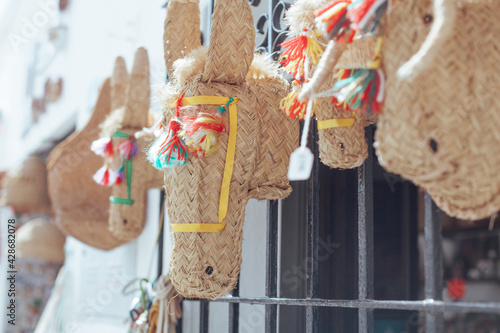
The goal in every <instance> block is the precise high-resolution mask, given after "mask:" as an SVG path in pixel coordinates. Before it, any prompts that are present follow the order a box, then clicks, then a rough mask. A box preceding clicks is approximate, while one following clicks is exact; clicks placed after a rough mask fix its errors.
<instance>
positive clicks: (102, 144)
mask: <svg viewBox="0 0 500 333" xmlns="http://www.w3.org/2000/svg"><path fill="white" fill-rule="evenodd" d="M90 150H92V151H93V152H94V153H96V154H97V155H99V156H102V157H113V141H112V140H111V138H109V137H105V138H100V139H97V140H95V141H94V142H92V145H91V146H90Z"/></svg>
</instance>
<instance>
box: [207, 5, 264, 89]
mask: <svg viewBox="0 0 500 333" xmlns="http://www.w3.org/2000/svg"><path fill="white" fill-rule="evenodd" d="M254 49H255V29H254V27H253V15H252V10H251V8H250V5H249V4H248V1H247V0H216V2H215V8H214V13H213V15H212V28H211V31H210V44H209V49H208V54H207V62H206V64H205V73H204V74H203V78H202V80H203V81H217V82H225V83H233V84H240V83H242V82H243V81H245V78H246V76H247V73H248V69H249V68H250V64H251V63H252V60H253V52H254Z"/></svg>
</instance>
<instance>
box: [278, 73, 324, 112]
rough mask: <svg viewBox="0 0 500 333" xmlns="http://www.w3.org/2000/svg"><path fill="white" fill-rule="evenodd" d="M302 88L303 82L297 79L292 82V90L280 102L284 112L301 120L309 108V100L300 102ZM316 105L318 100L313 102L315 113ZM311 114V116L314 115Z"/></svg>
mask: <svg viewBox="0 0 500 333" xmlns="http://www.w3.org/2000/svg"><path fill="white" fill-rule="evenodd" d="M301 89H302V85H301V82H300V81H298V80H295V81H294V82H293V83H292V92H291V93H289V94H288V96H286V97H285V98H283V99H282V100H281V102H280V109H281V110H283V113H284V114H285V115H286V116H287V117H289V118H292V119H296V118H299V119H300V120H302V119H304V117H305V115H306V110H307V102H308V101H305V102H300V101H299V99H298V96H299V93H300V90H301ZM315 106H316V101H314V104H313V113H312V114H314V107H315ZM312 114H311V116H312Z"/></svg>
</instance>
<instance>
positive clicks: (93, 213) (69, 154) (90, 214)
mask: <svg viewBox="0 0 500 333" xmlns="http://www.w3.org/2000/svg"><path fill="white" fill-rule="evenodd" d="M126 87H127V71H126V69H125V62H124V60H123V58H121V57H118V58H117V59H116V62H115V69H114V72H113V76H112V77H111V79H107V80H106V81H105V82H104V83H103V85H102V87H101V90H100V92H99V97H98V99H97V103H96V105H95V108H94V110H93V113H92V116H91V117H90V120H89V121H88V123H87V125H86V126H85V127H84V128H83V129H82V130H81V131H79V132H76V133H73V134H72V135H71V136H69V137H68V138H67V139H66V140H64V141H63V142H61V143H60V144H58V145H57V146H56V147H55V148H54V149H53V150H52V151H51V153H50V155H49V158H48V163H47V171H48V183H49V184H48V185H49V194H50V198H51V200H52V204H53V208H54V213H55V217H56V223H57V225H58V227H59V228H60V229H61V230H62V231H63V232H64V233H65V234H67V235H70V236H72V237H74V238H76V239H78V240H79V241H81V242H83V243H85V244H87V245H90V246H93V247H95V248H98V249H102V250H111V249H113V248H115V247H117V246H119V245H122V244H124V243H125V242H124V241H122V240H120V239H118V238H116V237H115V236H114V235H113V234H112V233H111V232H110V230H109V226H108V218H109V196H110V194H111V189H109V188H104V187H101V186H99V185H98V184H96V183H95V182H93V181H92V174H93V173H94V172H95V170H97V169H98V168H99V167H100V166H101V165H102V158H100V157H99V156H97V155H95V154H93V153H92V152H91V151H90V147H91V143H92V141H94V140H96V139H98V138H99V135H100V129H99V126H98V125H99V124H100V123H102V122H103V121H104V119H106V117H107V116H108V115H109V113H110V112H111V110H113V109H118V108H122V107H123V105H124V104H125V96H126V92H125V90H126Z"/></svg>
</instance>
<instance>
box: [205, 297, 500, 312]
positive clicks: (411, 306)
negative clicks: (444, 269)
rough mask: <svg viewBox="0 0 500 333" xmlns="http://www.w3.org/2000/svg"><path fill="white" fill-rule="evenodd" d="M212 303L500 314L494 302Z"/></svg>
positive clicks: (243, 299) (278, 300)
mask: <svg viewBox="0 0 500 333" xmlns="http://www.w3.org/2000/svg"><path fill="white" fill-rule="evenodd" d="M212 302H226V303H227V302H229V303H232V302H238V303H245V304H263V305H266V304H276V305H293V306H314V307H330V308H349V309H356V308H358V309H382V310H414V311H433V312H444V311H451V312H484V313H497V314H500V303H492V302H483V303H482V302H444V301H435V300H421V301H383V300H371V299H367V300H364V301H362V300H330V299H317V298H312V299H301V298H299V299H296V298H269V297H255V298H252V297H222V298H219V299H217V300H213V301H212Z"/></svg>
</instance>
